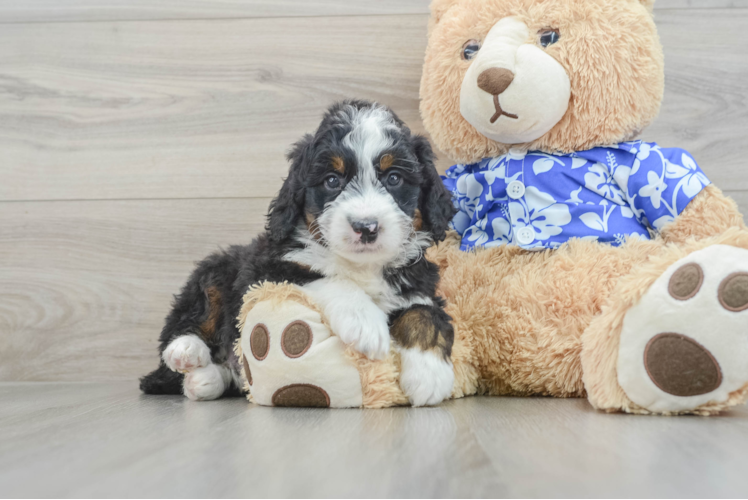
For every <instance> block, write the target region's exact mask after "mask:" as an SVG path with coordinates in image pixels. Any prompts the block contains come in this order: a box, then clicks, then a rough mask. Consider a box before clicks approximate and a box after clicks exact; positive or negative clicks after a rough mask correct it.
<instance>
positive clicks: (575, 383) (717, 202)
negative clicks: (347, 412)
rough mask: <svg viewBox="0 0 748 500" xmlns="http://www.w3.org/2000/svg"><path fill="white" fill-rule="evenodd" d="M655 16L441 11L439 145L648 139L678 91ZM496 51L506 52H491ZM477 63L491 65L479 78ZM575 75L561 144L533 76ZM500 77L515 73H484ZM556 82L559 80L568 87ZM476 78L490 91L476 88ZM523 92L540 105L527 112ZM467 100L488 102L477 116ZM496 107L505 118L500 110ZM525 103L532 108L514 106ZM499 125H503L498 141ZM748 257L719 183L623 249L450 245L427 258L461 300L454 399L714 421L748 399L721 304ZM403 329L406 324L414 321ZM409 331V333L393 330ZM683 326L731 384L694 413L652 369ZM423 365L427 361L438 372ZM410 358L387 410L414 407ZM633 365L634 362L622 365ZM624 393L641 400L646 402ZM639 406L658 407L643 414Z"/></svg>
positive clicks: (571, 5) (557, 7)
mask: <svg viewBox="0 0 748 500" xmlns="http://www.w3.org/2000/svg"><path fill="white" fill-rule="evenodd" d="M652 4H653V2H652V1H651V0H642V1H640V0H434V2H433V3H432V13H433V15H432V19H431V23H430V27H429V42H428V48H427V53H426V61H425V64H424V72H423V79H422V85H421V100H422V106H421V111H422V115H423V119H424V122H425V124H426V128H427V130H428V131H429V132H430V133H431V136H432V138H433V139H434V141H435V142H436V145H437V146H438V147H439V148H440V149H442V150H443V151H445V152H446V153H448V154H449V155H450V156H451V157H452V158H453V159H455V160H457V161H460V162H463V163H472V162H476V161H478V160H480V159H482V158H484V157H496V156H499V155H501V154H503V153H505V152H506V151H507V150H508V149H509V148H510V147H517V148H520V149H532V150H543V151H546V152H549V153H556V152H565V153H568V152H573V151H578V150H585V149H589V148H592V147H595V146H604V145H606V144H610V143H618V142H621V141H625V140H627V139H631V138H633V137H634V136H635V135H637V134H638V133H639V132H640V131H641V130H642V129H643V128H644V127H646V126H647V125H648V124H649V122H650V121H651V120H652V119H653V118H654V117H655V115H656V114H657V111H658V109H659V107H660V102H661V99H662V94H663V81H664V71H663V55H662V50H661V46H660V43H659V39H658V37H657V32H656V29H655V25H654V22H653V19H652ZM507 20H509V21H507ZM502 23H503V24H502ZM494 29H495V31H494V32H493V33H491V32H492V30H494ZM489 33H491V36H488V34H489ZM525 33H526V40H524V41H523V40H520V39H519V38H518V37H519V34H525ZM481 44H483V45H481ZM485 44H489V45H491V47H488V50H484V49H486V48H487V46H486V45H485ZM494 44H495V45H494ZM481 51H483V55H481ZM540 51H542V53H541V52H540ZM527 54H535V55H534V56H532V57H531V58H530V59H532V58H535V61H536V65H535V66H532V65H531V66H532V67H527V66H523V65H525V64H526V63H527V61H526V60H525V61H524V62H523V61H522V59H523V58H525V59H527V58H526V56H527ZM540 54H542V55H543V57H540ZM548 57H550V58H552V59H553V61H555V62H553V61H549V60H548ZM475 63H477V64H478V66H480V67H479V68H478V70H476V71H473V72H470V71H469V68H470V67H471V64H475ZM559 66H560V67H561V68H562V69H563V70H564V71H565V73H566V75H567V76H568V79H569V82H570V97H569V99H568V107H567V109H566V111H565V113H564V114H563V116H562V117H561V118H560V119H558V121H557V123H555V125H554V126H552V127H551V128H550V130H548V131H547V132H543V127H540V128H538V129H537V130H534V129H533V127H534V124H533V123H534V121H531V122H533V123H529V124H527V127H525V125H523V124H522V123H523V122H522V121H521V120H520V119H519V117H520V116H521V113H523V112H525V111H528V110H529V112H535V111H536V110H537V109H540V108H538V107H537V106H536V107H535V108H533V106H535V105H536V104H537V103H535V102H530V100H532V99H533V98H534V99H535V100H537V101H539V102H541V103H542V102H544V100H545V101H548V102H551V101H553V99H550V100H549V99H548V96H546V95H536V96H533V95H532V92H529V91H530V90H532V89H533V88H539V86H538V85H536V84H537V82H533V81H528V80H527V78H526V77H527V75H532V74H533V71H534V70H536V69H538V68H539V67H546V68H551V69H550V70H549V71H551V73H552V72H553V71H555V69H557V68H558V67H559ZM492 67H493V68H495V69H497V70H500V71H493V72H490V73H489V74H486V75H485V76H483V75H484V72H485V71H486V70H487V69H491V68H492ZM528 68H529V69H528ZM510 73H511V74H510ZM554 75H555V73H554V74H552V75H551V77H552V78H551V80H553V81H557V82H561V83H563V78H561V79H558V78H556V76H557V75H556V76H554ZM468 77H469V78H473V79H475V81H472V80H471V81H469V82H467V83H466V82H465V79H466V78H468ZM523 78H524V80H523ZM479 80H480V81H479ZM545 83H548V82H545ZM512 85H518V86H523V88H522V89H519V91H521V92H529V93H527V95H526V96H525V97H524V98H523V99H522V100H516V101H514V102H513V101H512V97H511V95H512V94H511V92H512V91H510V90H509V89H510V88H511V86H512ZM465 89H467V91H465ZM562 90H563V89H562ZM465 92H467V94H468V97H469V99H471V100H472V101H473V103H472V104H471V103H468V106H466V107H463V103H462V99H463V98H464V97H465V95H464V94H465ZM475 92H486V95H475V94H474V93H475ZM559 95H560V94H559ZM496 96H498V99H497V100H498V106H497V105H496V100H492V97H496ZM553 102H555V101H553ZM475 103H478V105H476V106H473V104H475ZM481 103H482V104H481ZM510 103H512V104H513V105H516V106H517V109H509V106H508V104H510ZM471 106H473V107H472V108H471ZM554 106H555V104H554ZM499 107H501V110H502V111H505V112H507V113H509V114H515V113H516V114H517V117H518V118H517V119H516V121H515V122H513V121H511V120H515V119H514V118H512V117H511V116H508V115H506V114H501V113H499V109H498V108H499ZM482 108H485V114H484V115H481V109H482ZM494 108H496V109H494ZM505 108H506V109H505ZM558 109H561V107H558ZM558 109H556V108H554V109H552V110H551V111H553V112H554V113H556V112H557V111H558ZM465 115H469V117H470V121H468V120H467V119H466V116H465ZM497 115H500V116H498V118H497ZM493 118H496V120H498V121H496V123H499V124H500V126H497V128H494V129H492V128H491V119H493ZM551 118H553V119H554V120H555V119H556V118H555V117H551ZM481 120H482V121H481ZM472 122H475V123H474V124H472V125H471V123H472ZM512 123H516V124H517V129H518V130H516V131H511V130H510V132H511V133H507V137H509V138H510V139H512V137H514V136H513V135H512V134H514V133H515V132H516V136H517V137H520V136H522V134H525V133H527V134H530V135H534V137H531V138H529V139H528V138H525V139H523V141H524V142H522V143H519V144H518V143H516V140H511V141H510V140H509V139H507V143H502V142H500V140H492V139H490V138H489V137H490V136H492V135H493V137H494V139H496V137H497V135H496V134H493V132H496V130H498V129H499V128H501V127H506V126H509V128H511V127H510V125H509V124H512ZM538 123H539V122H538ZM476 124H477V125H476ZM507 130H508V129H507ZM499 132H501V133H504V132H506V130H503V132H502V131H501V130H499ZM747 245H748V231H746V227H745V225H744V223H743V218H742V216H741V214H740V213H739V212H738V210H737V206H736V205H735V203H734V202H733V201H732V200H730V199H728V198H726V197H725V196H724V195H723V194H722V193H721V192H720V191H719V189H717V188H716V187H713V186H710V187H708V188H706V189H704V190H703V191H702V192H701V193H700V194H699V195H698V196H697V197H696V198H694V199H693V200H692V202H691V203H690V204H689V205H688V206H687V207H686V209H685V211H684V212H682V213H681V214H680V215H679V216H678V217H676V218H675V220H674V221H673V222H672V223H670V224H669V225H668V226H666V227H664V228H662V230H661V232H660V234H656V235H653V239H652V240H642V239H638V238H629V239H628V240H627V241H626V242H625V243H624V244H623V245H621V246H620V247H611V246H607V245H603V244H599V243H596V242H594V241H589V240H576V239H573V240H571V241H569V242H568V243H565V244H563V245H561V246H560V247H559V248H558V249H555V250H545V251H540V252H527V251H524V250H522V249H520V248H517V247H513V246H503V247H495V248H479V249H477V250H475V251H471V252H461V251H460V250H459V238H458V237H457V236H456V235H449V236H448V237H447V238H446V240H445V241H443V242H442V243H440V244H439V245H437V246H436V247H434V248H432V249H430V250H429V252H428V254H427V258H428V259H429V260H431V261H433V262H434V263H436V264H438V265H439V267H440V269H441V281H440V282H439V289H438V292H437V293H438V294H439V295H440V296H442V297H443V298H444V299H445V300H446V308H445V311H446V313H447V315H449V316H450V317H451V318H452V320H453V321H452V324H453V327H454V345H453V346H452V352H451V354H452V355H451V361H452V364H453V371H454V385H453V390H452V396H453V397H462V396H467V395H474V394H486V395H517V396H520V395H546V396H556V397H588V398H589V400H590V402H591V403H592V405H593V406H594V407H596V408H599V409H602V410H605V411H626V412H631V413H659V414H680V413H695V414H700V415H708V414H713V413H716V412H719V411H721V410H724V409H726V408H728V407H730V406H733V405H736V404H740V403H742V402H744V401H745V399H746V397H748V384H741V380H742V379H745V378H748V377H746V375H745V373H746V371H747V370H748V360H743V359H742V354H741V352H742V350H743V349H744V345H745V344H744V342H742V340H741V341H740V342H739V345H736V341H735V339H736V338H738V339H740V338H741V337H740V334H741V332H742V330H741V329H742V328H743V326H742V325H744V323H745V318H746V317H748V316H746V314H748V311H747V310H743V311H739V312H738V311H734V310H730V309H729V308H727V307H723V305H720V302H719V301H718V297H717V295H716V294H717V292H716V287H717V284H719V283H722V284H724V283H727V281H726V280H727V279H728V277H730V276H733V275H734V274H731V273H736V272H739V273H744V272H746V265H747V264H745V259H742V258H741V257H740V256H742V255H745V253H744V250H743V249H746V248H748V247H747ZM725 249H728V250H725ZM705 250H708V252H705V253H704V251H705ZM700 252H701V253H700ZM704 256H706V257H704ZM736 256H738V257H736ZM701 258H704V259H707V258H708V264H709V265H706V263H705V264H704V266H703V272H704V273H711V274H710V275H709V276H707V277H706V278H704V280H703V283H704V287H705V289H704V290H703V294H702V295H698V293H697V292H694V293H695V295H694V296H693V297H696V299H695V300H694V299H693V297H691V298H690V299H689V300H694V301H693V302H690V303H688V302H681V303H678V302H677V300H680V299H677V298H675V296H673V295H672V293H668V292H667V286H665V285H667V283H668V281H667V278H669V277H670V276H672V275H673V274H672V273H673V272H674V271H675V270H677V269H680V266H682V265H691V264H693V263H694V262H697V261H698V259H701ZM667 273H671V274H667ZM663 284H664V285H663ZM719 286H720V287H721V286H722V285H719ZM707 288H709V290H707ZM736 293H737V292H736ZM740 293H743V294H744V293H745V292H740ZM658 294H659V295H658ZM705 294H706V295H705ZM643 298H645V299H647V298H648V300H650V299H651V300H652V303H653V304H656V305H658V307H659V304H662V305H663V306H662V310H663V313H662V315H661V316H659V317H657V318H654V317H653V321H652V322H651V323H650V322H646V318H645V316H646V314H640V315H638V316H637V314H636V311H642V310H644V309H640V308H639V309H638V308H637V306H638V305H639V304H641V303H642V302H641V301H642V300H644V299H643ZM683 300H686V299H683ZM741 300H742V299H741ZM747 300H748V299H747ZM710 304H711V305H710ZM691 306H693V307H691ZM710 307H713V308H715V309H714V310H711V309H709V308H710ZM716 308H719V310H717V309H716ZM712 313H713V315H714V316H715V317H717V316H719V318H720V319H719V329H720V332H723V333H726V334H723V335H720V334H719V332H717V331H716V330H715V329H712V328H701V329H699V330H698V331H695V330H693V329H694V328H697V327H695V326H693V325H699V324H700V325H703V324H704V323H703V321H704V315H705V314H712ZM411 314H415V312H412V313H411ZM647 314H649V313H647ZM689 315H694V316H693V321H688V316H689ZM642 318H644V321H645V324H646V325H647V328H650V327H651V328H655V326H656V327H657V329H656V331H655V332H654V333H652V332H649V331H648V330H647V332H645V331H644V329H638V330H637V329H636V328H635V327H637V326H639V325H641V324H642V323H641V322H642ZM399 320H400V321H402V323H403V324H405V323H407V322H408V320H409V318H407V317H402V318H400V319H399ZM655 320H656V321H655ZM637 321H638V323H637ZM432 323H433V324H434V325H436V324H437V322H435V321H432ZM631 325H633V326H631ZM653 325H654V326H653ZM684 325H685V326H684ZM396 326H397V323H393V329H394V327H396ZM710 326H711V325H710ZM660 327H661V330H660ZM630 328H633V330H636V331H635V332H634V333H633V334H632V335H629V336H626V333H627V332H631V331H633V330H630ZM678 328H683V329H687V330H690V331H691V334H692V335H693V336H694V337H697V338H699V339H701V341H702V342H700V345H701V347H704V346H705V345H706V346H711V348H712V351H713V352H709V353H708V355H709V356H712V357H711V361H712V362H714V363H715V364H712V365H711V367H712V368H714V367H715V366H717V365H719V366H717V369H718V370H721V372H720V373H721V376H722V378H721V381H722V383H723V382H724V381H729V383H728V385H725V386H723V387H722V388H721V389H720V390H714V389H710V391H712V392H698V391H699V385H698V383H696V384H694V385H692V386H690V387H689V388H688V389H689V390H690V389H694V388H695V390H694V391H693V392H692V393H691V394H692V395H693V396H695V397H696V399H698V401H699V402H698V403H697V404H694V405H693V406H689V405H688V404H687V402H686V401H685V400H684V399H678V398H681V397H684V398H687V397H692V396H691V395H686V396H680V395H678V394H677V393H676V392H667V391H666V389H663V388H662V387H666V386H667V384H665V385H664V386H662V387H661V386H660V385H659V384H658V382H657V381H656V380H658V379H657V377H656V376H654V375H652V374H651V373H650V371H649V368H650V366H652V365H649V364H648V361H647V358H646V354H645V352H646V350H645V348H642V349H641V351H642V352H639V351H637V349H639V347H640V346H641V345H642V344H641V343H642V342H651V341H652V340H653V339H656V338H658V337H660V333H658V332H661V333H665V334H671V333H676V334H681V337H682V336H683V335H685V334H686V333H688V332H678V331H676V330H677V329H678ZM407 331H413V329H407ZM645 333H647V335H649V334H651V338H649V339H648V338H647V335H645ZM632 339H633V340H632ZM624 342H626V344H625V346H624V347H625V349H623V350H622V349H621V348H620V347H621V346H623V345H624ZM648 345H649V343H647V346H648ZM647 348H648V347H647ZM422 352H424V351H422ZM681 352H683V351H681ZM702 354H704V351H702ZM627 356H628V357H627ZM419 357H421V353H419ZM720 358H722V360H723V363H722V364H720ZM660 359H665V361H664V362H663V363H662V364H661V365H660V366H659V367H655V368H658V369H662V370H660V372H659V373H663V372H665V371H667V370H670V371H669V372H668V373H667V376H673V377H676V378H677V377H679V376H681V375H679V374H682V373H683V372H684V371H685V372H686V373H687V376H682V378H680V379H678V380H676V382H682V381H683V380H686V379H687V377H691V376H692V375H693V373H694V372H695V371H696V370H694V365H693V364H691V361H689V358H688V357H687V356H686V357H679V354H678V352H675V351H670V352H666V353H665V358H660ZM423 361H424V360H422V359H421V360H420V362H417V363H419V364H421V365H423V366H426V365H427V364H428V362H427V361H426V362H423ZM408 362H409V354H407V353H406V354H405V355H402V353H401V355H400V356H394V357H393V356H391V357H388V358H387V359H385V360H384V361H381V362H371V363H372V364H376V365H377V366H378V368H377V372H378V373H380V374H382V376H381V378H380V380H382V381H383V382H384V383H382V384H380V385H378V386H377V388H376V390H375V392H376V393H377V394H376V395H372V394H369V395H368V396H367V397H368V400H369V401H374V402H375V404H376V405H377V406H390V405H395V404H402V402H403V394H402V393H401V392H400V390H399V388H398V387H397V386H395V385H394V384H393V383H392V377H393V374H394V373H398V372H399V373H400V386H401V387H408V386H409V385H410V383H409V382H408V377H409V375H408V374H406V373H403V372H402V370H404V369H405V367H406V365H407V364H408ZM619 363H631V364H626V365H625V366H623V365H622V366H621V367H619V366H618V365H619ZM635 363H641V365H635ZM642 367H644V368H646V372H645V371H644V370H643V369H642ZM673 367H675V368H673ZM679 370H680V371H679ZM359 371H360V372H361V373H363V370H359ZM642 373H645V375H641V376H640V377H639V378H636V377H637V376H639V375H637V374H642ZM673 374H675V375H673ZM741 377H742V379H741ZM659 380H660V381H662V380H663V379H659ZM689 380H690V379H689ZM704 380H706V379H704ZM404 381H405V382H404ZM621 381H623V383H624V384H625V385H627V386H628V387H631V388H632V393H631V394H630V395H627V394H626V392H625V390H624V389H623V387H622V386H621ZM707 382H708V381H707ZM707 382H704V384H707ZM746 382H748V380H746ZM658 387H659V388H660V389H658ZM671 387H672V386H671ZM703 387H713V385H712V386H709V385H708V384H707V385H703ZM657 390H661V392H660V393H659V396H658V393H657ZM635 392H636V393H637V394H634V393H635ZM652 394H654V395H655V396H654V398H655V400H654V401H651V395H652ZM632 398H633V399H638V400H639V401H642V398H644V399H646V398H650V401H648V402H645V403H644V404H637V403H635V402H634V401H633V400H632ZM412 399H413V398H412V395H411V400H412ZM696 399H694V401H695V400H696ZM647 405H649V406H647ZM645 406H647V407H645Z"/></svg>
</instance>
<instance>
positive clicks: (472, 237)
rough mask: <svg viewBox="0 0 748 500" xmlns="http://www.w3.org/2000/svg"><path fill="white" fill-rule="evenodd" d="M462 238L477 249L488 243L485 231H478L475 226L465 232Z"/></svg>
mask: <svg viewBox="0 0 748 500" xmlns="http://www.w3.org/2000/svg"><path fill="white" fill-rule="evenodd" d="M463 238H465V239H467V241H469V242H471V243H472V244H473V245H475V246H477V247H478V246H481V245H484V244H485V243H486V242H487V241H488V234H487V233H486V232H485V231H483V230H481V229H478V228H477V227H476V226H473V227H471V228H469V229H468V230H467V231H465V234H464V235H463Z"/></svg>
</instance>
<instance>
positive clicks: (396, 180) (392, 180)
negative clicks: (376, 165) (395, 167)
mask: <svg viewBox="0 0 748 500" xmlns="http://www.w3.org/2000/svg"><path fill="white" fill-rule="evenodd" d="M385 182H386V183H387V185H388V186H390V187H397V186H399V185H400V184H402V183H403V176H402V175H400V174H397V173H395V172H392V173H391V174H390V175H388V176H387V179H386V180H385Z"/></svg>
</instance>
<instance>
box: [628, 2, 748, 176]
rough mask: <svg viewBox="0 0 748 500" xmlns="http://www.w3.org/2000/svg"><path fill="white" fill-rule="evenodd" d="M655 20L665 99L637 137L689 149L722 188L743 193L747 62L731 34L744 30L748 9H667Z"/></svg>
mask: <svg viewBox="0 0 748 500" xmlns="http://www.w3.org/2000/svg"><path fill="white" fill-rule="evenodd" d="M656 20H657V25H658V28H659V31H660V35H661V37H662V42H663V46H664V49H665V69H666V71H665V75H666V82H665V100H664V102H663V106H662V110H661V113H660V116H659V118H658V119H657V120H656V121H655V122H654V124H653V125H652V126H650V128H649V129H647V130H645V131H644V133H643V134H642V138H643V139H645V140H650V141H654V142H658V143H659V144H660V145H662V146H669V147H682V148H685V149H687V150H689V151H690V152H691V153H692V154H693V155H694V157H695V158H696V161H697V162H698V163H699V165H700V166H701V167H702V168H703V170H704V172H705V173H706V174H707V176H708V177H709V178H710V179H711V180H712V181H713V182H714V183H715V184H717V185H718V186H721V187H723V188H724V189H732V190H746V189H748V171H746V169H745V167H744V164H745V157H746V154H747V153H748V144H747V143H746V142H745V140H744V138H745V137H747V136H748V103H747V102H746V100H745V81H746V80H748V57H746V56H745V54H744V53H743V52H744V51H742V50H738V49H736V47H735V44H734V36H735V33H739V32H741V31H742V30H744V29H745V27H746V26H748V10H741V9H738V10H729V9H728V10H716V11H712V10H703V11H702V10H697V9H695V10H666V11H661V12H659V13H658V14H657V16H656ZM694 33H698V35H695V36H692V35H694ZM697 38H698V39H697Z"/></svg>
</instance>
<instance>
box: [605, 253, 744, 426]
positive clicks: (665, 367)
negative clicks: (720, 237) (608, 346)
mask: <svg viewBox="0 0 748 500" xmlns="http://www.w3.org/2000/svg"><path fill="white" fill-rule="evenodd" d="M746 326H748V250H745V249H742V248H737V247H731V246H726V245H714V246H711V247H707V248H705V249H703V250H699V251H698V252H694V253H692V254H690V255H689V256H688V257H686V258H684V259H682V260H680V261H678V262H676V263H674V264H673V265H671V266H670V267H669V268H668V269H667V270H666V271H665V272H664V273H663V274H662V275H661V276H660V277H659V278H658V279H657V280H656V281H655V282H654V284H653V285H652V286H651V288H650V289H649V290H647V292H646V293H645V294H644V295H643V296H642V298H641V300H640V301H639V302H638V303H637V304H636V305H635V306H634V307H632V308H631V310H630V311H629V312H628V313H627V314H626V317H625V318H624V321H623V328H622V330H621V339H620V348H619V352H618V366H617V371H618V383H619V384H620V386H621V387H622V388H623V390H624V391H625V392H626V395H627V396H628V397H629V399H631V401H633V402H634V403H636V404H637V405H639V406H641V407H643V408H646V409H647V410H649V411H652V412H656V413H664V412H685V411H690V410H694V409H696V408H698V407H699V406H702V405H705V404H707V403H710V404H714V403H716V404H722V403H725V402H727V401H728V400H730V395H731V393H734V392H735V391H738V390H739V389H741V388H742V387H743V386H745V385H746V383H748V328H746Z"/></svg>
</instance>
